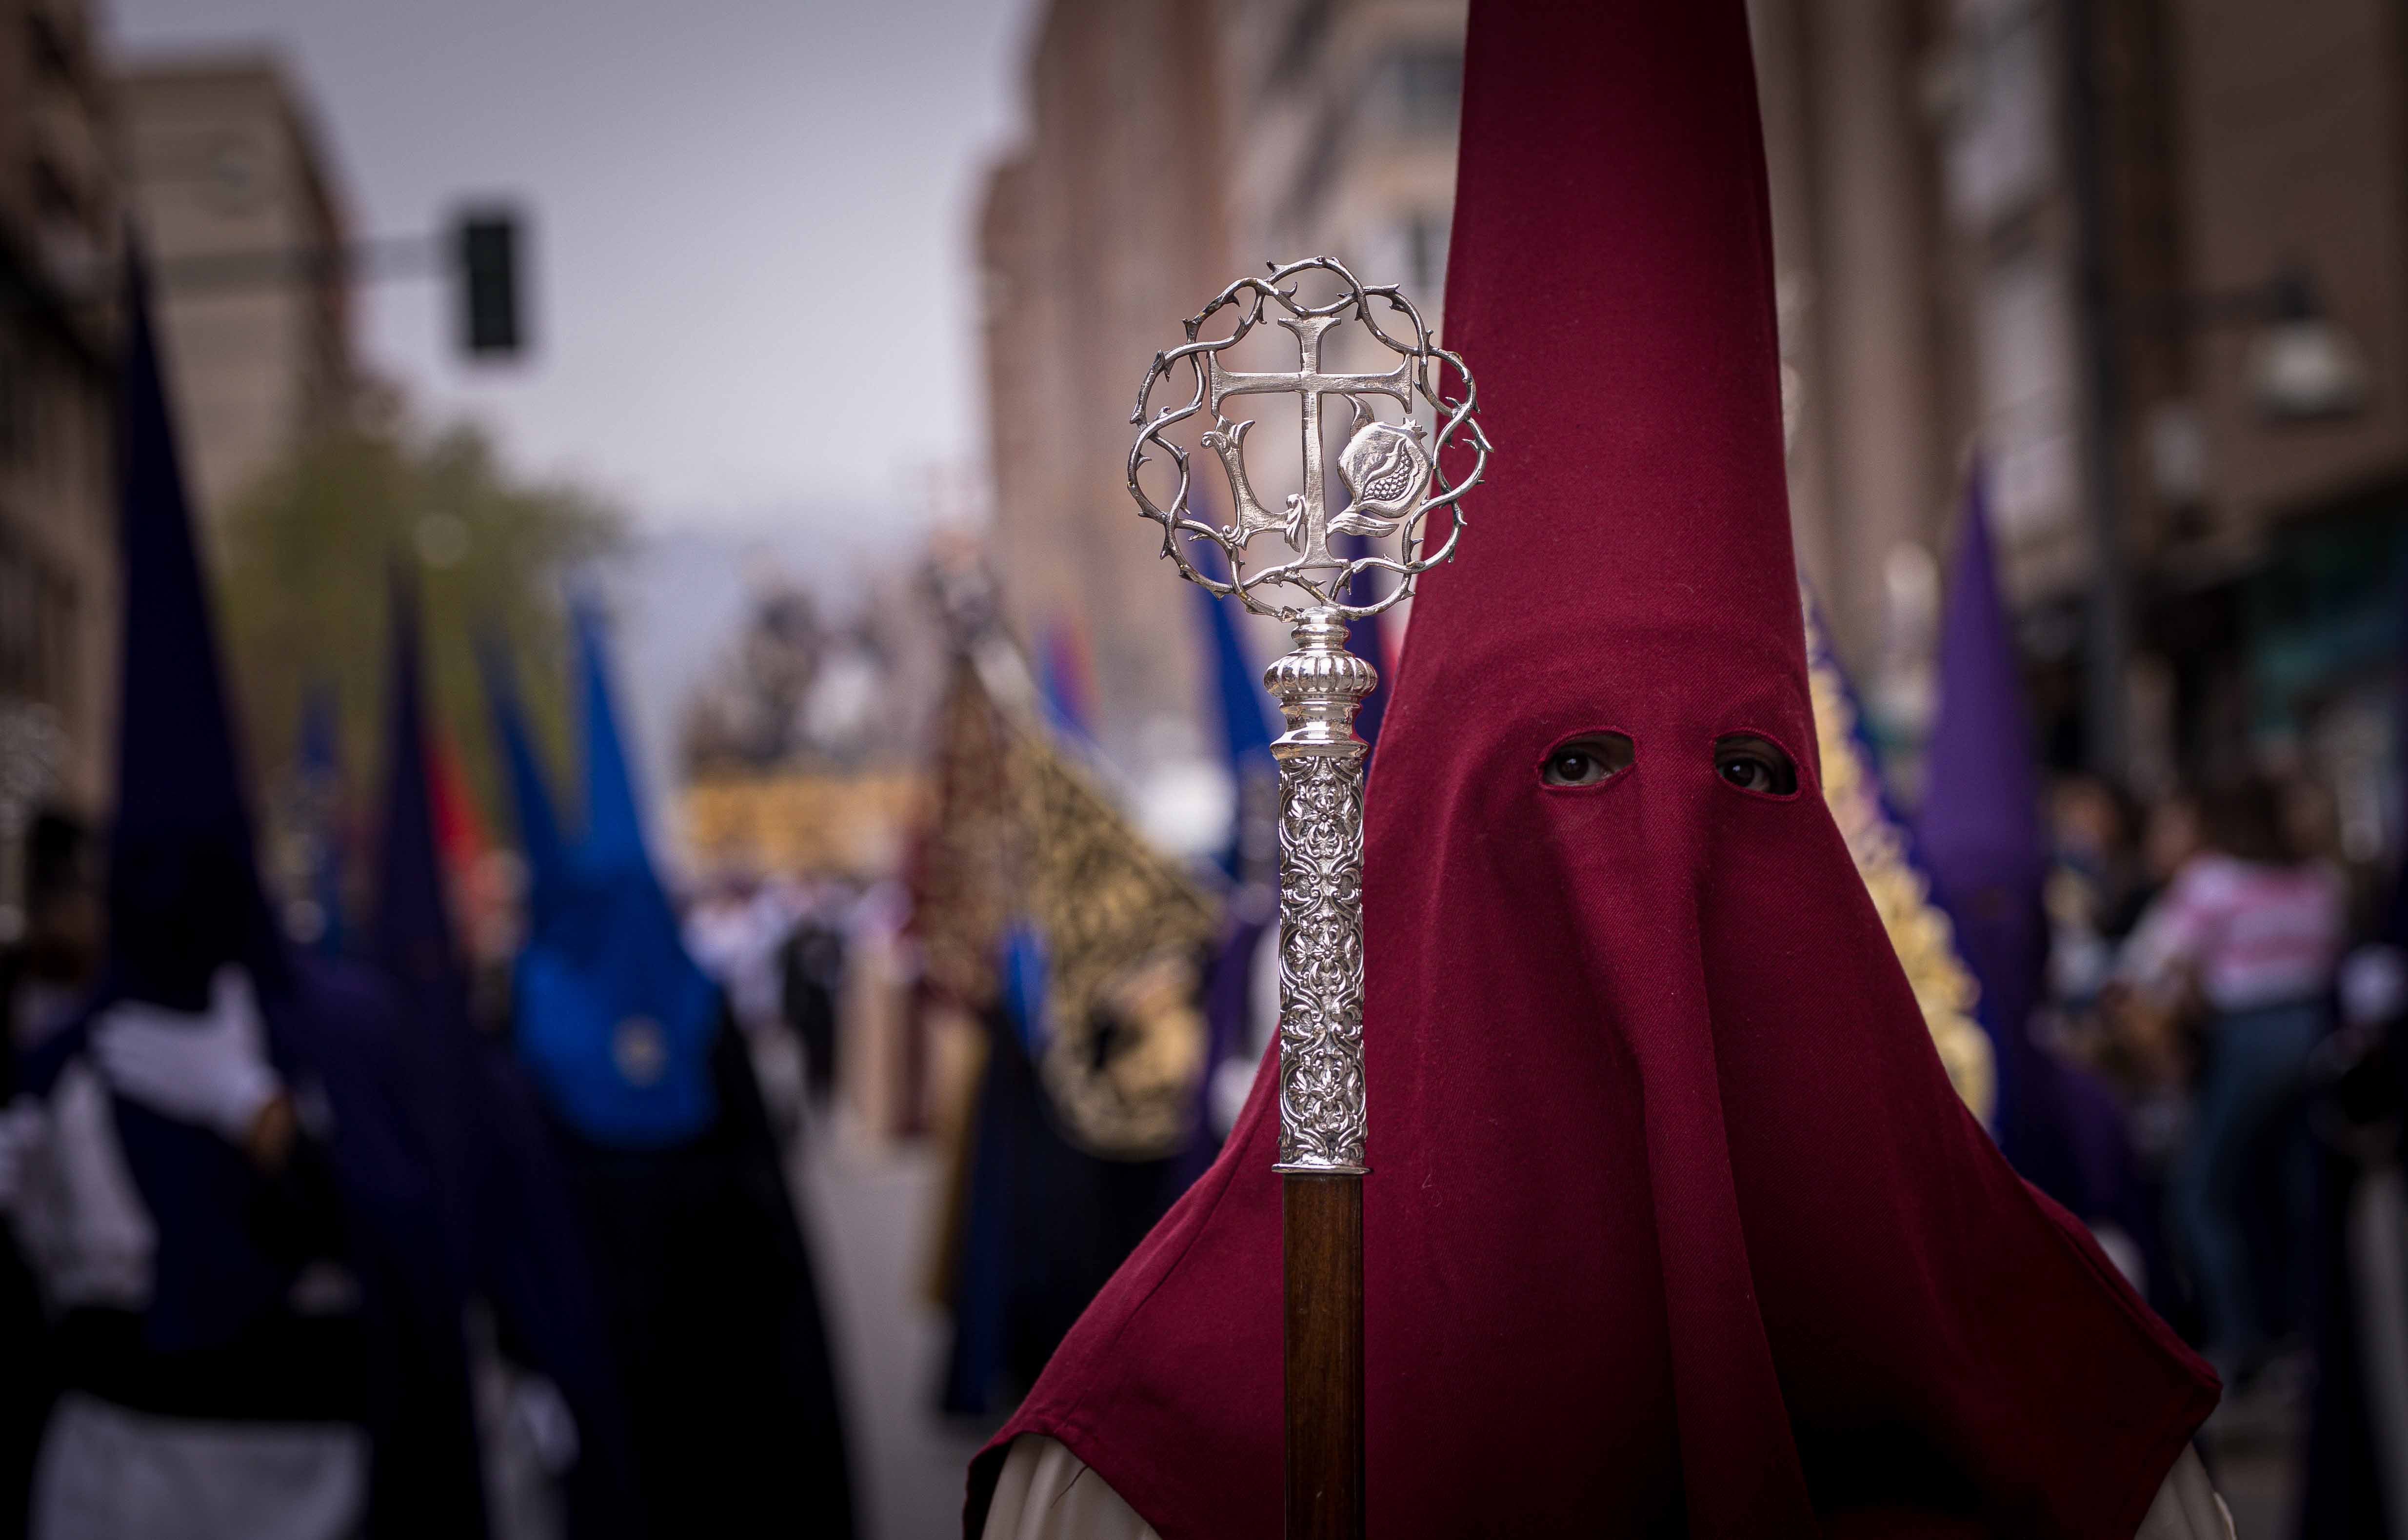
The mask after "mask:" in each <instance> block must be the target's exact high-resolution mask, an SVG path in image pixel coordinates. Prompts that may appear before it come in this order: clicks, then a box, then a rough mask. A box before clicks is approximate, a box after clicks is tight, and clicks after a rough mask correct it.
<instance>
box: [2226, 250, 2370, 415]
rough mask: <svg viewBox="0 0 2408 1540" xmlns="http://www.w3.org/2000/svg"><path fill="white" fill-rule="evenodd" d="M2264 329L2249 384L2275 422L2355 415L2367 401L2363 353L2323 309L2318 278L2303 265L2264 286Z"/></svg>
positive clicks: (2262, 409)
mask: <svg viewBox="0 0 2408 1540" xmlns="http://www.w3.org/2000/svg"><path fill="white" fill-rule="evenodd" d="M2261 307H2262V308H2261V319H2262V320H2263V321H2264V329H2263V330H2262V331H2260V332H2259V333H2258V334H2257V340H2256V341H2255V342H2254V343H2253V344H2252V345H2251V348H2250V359H2249V384H2250V392H2251V394H2252V395H2253V396H2254V397H2255V398H2256V400H2257V410H2258V411H2259V412H2260V413H2262V414H2263V415H2264V416H2265V417H2267V418H2268V419H2269V420H2271V421H2276V422H2314V421H2328V420H2330V419H2333V418H2340V417H2352V416H2355V415H2357V413H2358V412H2359V411H2360V410H2362V409H2363V408H2364V407H2365V406H2366V396H2367V368H2366V359H2365V356H2364V355H2363V354H2362V353H2361V352H2360V351H2359V350H2358V344H2357V342H2356V340H2355V339H2353V338H2352V337H2351V336H2350V335H2349V334H2348V333H2347V332H2345V331H2343V329H2342V328H2341V327H2340V326H2339V325H2338V324H2336V323H2335V322H2334V321H2333V320H2332V318H2331V317H2330V316H2329V315H2327V314H2326V313H2325V307H2324V304H2323V301H2322V298H2321V296H2319V295H2318V294H2317V292H2316V288H2315V281H2314V280H2313V279H2311V278H2309V277H2308V275H2307V273H2306V272H2305V271H2303V270H2301V269H2299V268H2292V269H2289V270H2287V271H2286V272H2284V273H2282V274H2280V275H2278V276H2277V277H2276V278H2274V280H2273V281H2272V283H2270V284H2268V285H2266V286H2265V289H2264V290H2263V292H2262V300H2261Z"/></svg>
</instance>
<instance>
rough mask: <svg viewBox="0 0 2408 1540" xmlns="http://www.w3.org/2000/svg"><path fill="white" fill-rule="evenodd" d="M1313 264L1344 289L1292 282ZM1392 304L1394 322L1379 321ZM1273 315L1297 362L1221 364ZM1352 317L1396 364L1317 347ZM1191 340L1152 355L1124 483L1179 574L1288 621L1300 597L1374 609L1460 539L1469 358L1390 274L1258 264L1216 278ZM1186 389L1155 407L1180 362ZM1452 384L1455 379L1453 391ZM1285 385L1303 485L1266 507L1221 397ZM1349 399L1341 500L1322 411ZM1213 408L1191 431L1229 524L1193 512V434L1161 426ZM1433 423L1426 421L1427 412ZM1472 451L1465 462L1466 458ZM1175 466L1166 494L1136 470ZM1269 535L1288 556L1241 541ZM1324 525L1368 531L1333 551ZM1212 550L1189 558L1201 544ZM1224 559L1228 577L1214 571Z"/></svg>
mask: <svg viewBox="0 0 2408 1540" xmlns="http://www.w3.org/2000/svg"><path fill="white" fill-rule="evenodd" d="M1307 275H1326V278H1328V279H1333V280H1335V283H1336V285H1337V289H1338V293H1337V297H1335V298H1334V299H1330V300H1328V301H1326V302H1325V303H1321V304H1308V303H1306V302H1305V301H1304V300H1303V299H1301V298H1299V296H1298V289H1299V287H1300V285H1299V284H1298V282H1297V279H1298V278H1302V277H1305V276H1307ZM1224 312H1226V313H1228V314H1229V315H1230V316H1232V317H1234V320H1233V321H1232V323H1231V325H1230V329H1229V331H1228V332H1227V334H1226V335H1220V336H1214V337H1207V336H1206V335H1204V329H1205V327H1206V325H1207V323H1208V322H1210V321H1211V320H1212V319H1213V317H1215V316H1217V315H1222V314H1223V313H1224ZM1383 314H1385V315H1386V316H1387V317H1388V319H1389V321H1390V322H1391V323H1392V324H1394V323H1395V322H1396V321H1398V318H1401V320H1402V322H1403V324H1402V325H1399V326H1398V327H1397V330H1396V331H1394V332H1392V331H1390V330H1389V329H1388V328H1387V327H1386V326H1383V325H1382V324H1381V320H1380V317H1381V316H1382V315H1383ZM1266 321H1268V322H1269V323H1270V324H1272V325H1274V326H1277V327H1279V328H1280V329H1282V330H1283V331H1285V332H1287V333H1288V334H1289V335H1292V336H1294V337H1295V339H1296V345H1297V367H1296V368H1294V369H1289V370H1277V371H1270V372H1244V371H1240V370H1235V369H1231V368H1228V367H1227V366H1226V365H1225V364H1223V363H1222V355H1223V354H1224V353H1226V352H1227V351H1228V350H1229V349H1232V348H1234V347H1236V346H1237V345H1238V343H1239V342H1240V341H1242V340H1243V339H1244V338H1245V336H1246V335H1247V334H1248V333H1250V332H1252V331H1253V330H1254V328H1255V327H1257V326H1259V325H1262V324H1263V323H1265V322H1266ZM1348 327H1358V328H1360V329H1361V331H1362V332H1363V333H1365V334H1368V335H1369V336H1370V337H1371V338H1373V339H1374V340H1375V341H1376V342H1377V343H1378V344H1379V345H1380V346H1381V347H1382V348H1383V349H1385V350H1386V352H1387V353H1388V354H1389V355H1392V356H1394V357H1395V359H1396V360H1397V363H1396V365H1395V367H1393V368H1390V369H1386V370H1382V371H1374V372H1367V373H1347V372H1343V371H1337V370H1331V369H1328V368H1326V367H1324V364H1323V355H1324V351H1325V349H1326V345H1327V344H1328V342H1329V341H1330V339H1331V338H1332V336H1333V335H1342V334H1343V329H1345V328H1348ZM1186 332H1187V341H1186V342H1185V343H1184V344H1183V345H1182V346H1180V347H1177V348H1173V349H1169V350H1168V351H1166V352H1161V353H1157V354H1155V355H1154V364H1153V366H1152V367H1151V368H1149V369H1147V371H1146V375H1145V383H1144V384H1143V385H1142V386H1140V388H1139V391H1138V399H1137V409H1136V410H1135V411H1134V412H1132V413H1131V414H1130V416H1129V421H1131V422H1133V423H1136V424H1138V425H1139V428H1140V432H1139V434H1138V437H1137V442H1136V444H1135V445H1134V446H1133V447H1132V448H1131V449H1130V450H1129V461H1128V487H1129V495H1130V496H1131V497H1134V498H1135V499H1136V500H1137V505H1138V509H1139V511H1140V513H1142V514H1143V515H1144V516H1145V517H1146V518H1148V519H1151V520H1154V522H1155V523H1157V524H1160V525H1161V526H1162V532H1163V533H1162V549H1163V552H1164V554H1166V555H1167V556H1168V557H1169V558H1170V559H1171V561H1172V562H1174V563H1177V565H1178V567H1179V571H1180V575H1181V576H1182V577H1183V578H1187V579H1188V580H1189V581H1190V582H1194V583H1197V584H1200V585H1202V586H1203V587H1205V588H1207V589H1209V590H1211V592H1214V593H1221V594H1230V593H1234V594H1236V595H1237V596H1238V597H1239V598H1240V599H1241V600H1242V601H1244V603H1245V605H1246V607H1248V608H1249V609H1253V610H1255V611H1257V612H1258V613H1261V614H1265V615H1277V616H1280V617H1282V618H1283V619H1286V620H1294V619H1295V618H1296V617H1297V615H1299V614H1301V613H1302V612H1303V611H1304V610H1305V609H1306V608H1326V609H1332V610H1335V611H1337V612H1338V613H1339V614H1340V615H1343V616H1364V615H1372V614H1377V613H1378V612H1379V611H1381V610H1383V609H1385V608H1387V607H1388V606H1390V605H1393V604H1395V603H1396V602H1397V601H1398V600H1399V599H1401V598H1404V597H1405V596H1406V595H1407V594H1409V593H1410V592H1412V583H1413V579H1414V578H1417V577H1419V576H1420V575H1421V574H1422V573H1424V572H1426V571H1428V570H1429V569H1430V568H1431V567H1433V566H1436V565H1437V564H1438V563H1441V562H1443V561H1445V560H1446V559H1447V558H1448V557H1449V556H1451V555H1453V554H1454V551H1455V540H1456V538H1457V536H1458V535H1460V534H1461V533H1462V528H1463V506H1462V504H1463V498H1464V494H1465V493H1467V492H1469V491H1470V490H1471V489H1472V488H1473V487H1474V486H1476V485H1478V484H1479V482H1480V478H1481V475H1482V473H1483V472H1484V470H1485V469H1486V468H1487V464H1488V440H1487V438H1486V436H1485V435H1483V434H1482V432H1481V431H1480V424H1479V423H1478V422H1477V421H1474V420H1473V415H1472V414H1473V412H1474V410H1475V409H1476V407H1477V406H1478V402H1479V397H1478V394H1477V392H1475V391H1474V389H1473V387H1472V383H1471V375H1470V372H1469V370H1467V369H1465V368H1464V366H1463V360H1462V359H1460V358H1458V357H1456V356H1455V354H1453V353H1450V352H1448V351H1446V350H1445V349H1442V348H1440V347H1439V346H1438V345H1437V344H1436V343H1434V342H1433V341H1432V340H1431V339H1430V335H1429V328H1428V327H1427V326H1426V324H1424V322H1423V321H1422V317H1421V312H1420V311H1419V310H1417V309H1415V308H1414V307H1413V304H1412V301H1411V300H1408V299H1407V298H1405V297H1404V295H1403V294H1402V293H1400V292H1398V290H1397V288H1396V287H1395V286H1394V285H1393V284H1381V285H1371V286H1366V285H1365V284H1363V283H1362V282H1361V281H1359V280H1358V279H1357V278H1355V275H1354V274H1353V273H1351V272H1349V271H1347V269H1346V267H1345V266H1344V265H1343V264H1340V263H1338V262H1335V261H1333V260H1331V259H1330V258H1328V257H1312V258H1308V259H1306V260H1305V261H1302V262H1292V263H1289V264H1285V265H1284V266H1277V265H1275V266H1273V267H1272V268H1271V269H1270V272H1269V276H1268V277H1267V278H1240V279H1239V280H1238V281H1237V282H1235V283H1233V284H1231V285H1229V287H1228V288H1226V289H1224V290H1223V291H1221V292H1220V293H1219V294H1218V295H1217V296H1215V297H1214V299H1213V300H1212V302H1211V304H1210V305H1207V306H1205V307H1204V308H1203V309H1202V310H1200V311H1198V312H1197V314H1196V315H1195V316H1194V317H1192V318H1191V319H1190V320H1189V321H1187V322H1186ZM1182 367H1184V368H1185V370H1186V371H1187V374H1188V378H1189V379H1190V381H1191V383H1192V386H1193V389H1192V391H1191V392H1189V394H1188V395H1187V397H1186V399H1184V400H1179V399H1175V394H1174V392H1165V394H1166V395H1174V399H1172V400H1170V402H1169V404H1168V405H1165V406H1156V405H1155V402H1154V395H1155V392H1156V390H1157V388H1158V387H1160V386H1162V384H1163V382H1164V381H1165V380H1167V379H1168V378H1171V377H1172V376H1173V375H1175V374H1177V373H1178V372H1179V371H1180V370H1181V368H1182ZM1450 392H1453V393H1450ZM1270 394H1287V395H1294V396H1296V397H1297V398H1298V399H1299V401H1300V403H1301V406H1302V416H1303V420H1304V422H1303V469H1304V477H1303V490H1302V491H1300V492H1291V493H1289V494H1288V496H1287V498H1286V499H1285V501H1284V503H1283V506H1281V507H1280V508H1278V509H1276V510H1274V509H1271V508H1268V507H1265V506H1263V504H1262V502H1261V500H1260V499H1259V498H1257V497H1256V496H1255V494H1254V483H1253V480H1252V478H1250V477H1249V476H1248V474H1247V470H1246V447H1247V446H1246V435H1247V433H1248V431H1249V430H1251V429H1252V428H1253V427H1254V421H1253V420H1252V419H1243V420H1238V421H1232V420H1231V419H1230V417H1229V415H1228V411H1227V409H1226V408H1227V405H1228V403H1229V402H1230V401H1231V400H1232V399H1233V398H1235V397H1239V396H1247V395H1270ZM1333 396H1334V397H1337V398H1339V399H1340V400H1342V401H1344V402H1345V403H1346V406H1347V409H1348V412H1349V413H1350V421H1349V431H1348V435H1347V438H1346V442H1345V445H1344V446H1343V447H1342V448H1341V449H1340V450H1339V451H1338V456H1337V470H1338V479H1339V481H1340V484H1341V485H1342V487H1343V488H1344V491H1345V494H1346V500H1345V503H1344V505H1343V506H1340V507H1339V508H1337V509H1335V510H1333V509H1332V508H1331V507H1330V506H1329V495H1328V486H1327V476H1326V470H1327V465H1326V447H1325V446H1324V444H1323V441H1322V413H1323V409H1324V403H1325V401H1326V399H1327V398H1329V397H1333ZM1381 402H1387V403H1391V404H1393V405H1394V406H1395V407H1396V409H1397V412H1398V418H1399V421H1383V420H1382V419H1381V418H1380V417H1379V416H1378V415H1377V411H1376V407H1377V404H1378V403H1381ZM1207 413H1209V414H1210V426H1208V427H1206V428H1205V430H1204V431H1203V432H1202V433H1201V434H1199V435H1197V442H1198V443H1199V444H1201V445H1202V446H1203V448H1204V449H1208V450H1210V451H1211V454H1212V456H1213V458H1214V459H1216V460H1218V461H1219V462H1220V464H1221V468H1222V471H1223V474H1224V475H1225V476H1226V478H1227V479H1228V486H1229V506H1230V509H1231V513H1232V518H1231V520H1230V522H1229V523H1227V524H1223V525H1216V524H1213V523H1211V522H1209V521H1207V520H1202V519H1199V518H1197V515H1196V512H1195V506H1194V504H1193V502H1192V500H1191V496H1190V493H1191V492H1192V490H1193V483H1192V480H1191V476H1192V472H1193V466H1192V464H1191V463H1190V457H1189V454H1188V452H1187V450H1186V449H1183V448H1182V447H1181V446H1180V445H1179V444H1178V443H1177V442H1176V441H1175V440H1174V439H1173V438H1171V437H1169V436H1167V435H1168V433H1169V431H1171V430H1174V429H1176V428H1177V427H1178V426H1179V425H1180V424H1182V423H1183V422H1185V421H1188V420H1189V419H1191V418H1197V417H1201V416H1204V415H1205V414H1207ZM1424 413H1426V414H1427V416H1428V419H1429V421H1432V422H1435V423H1437V424H1438V427H1437V431H1436V432H1435V433H1434V434H1433V433H1432V432H1431V431H1430V429H1429V428H1428V427H1427V426H1426V425H1425V423H1424V421H1423V420H1422V414H1424ZM1456 447H1459V448H1460V449H1461V451H1462V453H1461V456H1459V457H1453V458H1455V463H1457V464H1461V465H1462V471H1461V475H1460V476H1459V478H1454V479H1450V478H1449V477H1448V474H1447V470H1446V462H1447V461H1448V460H1449V459H1450V458H1451V457H1450V456H1449V455H1448V452H1447V451H1448V450H1449V449H1451V448H1456ZM1467 458H1468V460H1469V463H1468V464H1462V462H1463V460H1464V459H1467ZM1157 460H1158V461H1160V462H1161V463H1167V464H1168V466H1170V467H1171V471H1172V473H1173V477H1174V478H1175V479H1174V480H1173V485H1172V487H1171V492H1170V497H1169V499H1168V502H1156V501H1155V500H1154V496H1153V495H1152V494H1151V493H1150V492H1148V491H1147V490H1146V487H1145V484H1144V481H1145V478H1144V472H1145V469H1146V467H1147V466H1148V465H1149V464H1150V463H1155V462H1156V461H1157ZM1441 510H1444V511H1446V513H1447V515H1448V518H1447V521H1446V535H1445V538H1444V539H1443V540H1441V541H1440V542H1439V543H1438V545H1437V546H1436V547H1435V548H1430V547H1427V546H1426V541H1425V538H1424V537H1425V535H1426V533H1427V530H1428V525H1429V520H1430V516H1431V515H1433V514H1435V513H1438V512H1440V511H1441ZM1268 534H1277V535H1279V536H1280V537H1281V538H1282V540H1283V542H1284V543H1285V545H1286V548H1287V549H1286V551H1285V553H1283V555H1282V557H1281V559H1279V560H1277V561H1275V562H1272V563H1268V564H1261V565H1253V564H1250V563H1249V561H1248V556H1247V549H1248V547H1249V546H1250V545H1251V544H1252V543H1253V542H1254V539H1255V538H1256V537H1257V536H1259V535H1268ZM1331 535H1359V536H1362V537H1363V538H1364V539H1365V541H1367V542H1368V543H1369V545H1368V549H1366V550H1364V551H1363V552H1361V553H1357V554H1341V553H1340V552H1339V551H1337V550H1334V549H1331V546H1330V543H1329V542H1330V536H1331ZM1208 548H1209V549H1212V550H1217V551H1218V552H1219V556H1218V558H1217V559H1212V558H1207V559H1205V560H1204V561H1202V562H1199V561H1198V560H1197V558H1198V557H1199V555H1201V554H1202V552H1203V551H1204V550H1205V549H1208ZM1222 571H1226V573H1227V574H1228V576H1227V578H1226V579H1225V578H1221V577H1220V576H1218V574H1219V573H1220V572H1222ZM1371 573H1383V574H1386V575H1388V576H1389V577H1390V578H1392V579H1393V580H1392V581H1391V582H1390V583H1389V584H1388V585H1387V587H1386V590H1385V592H1376V593H1373V592H1362V590H1365V589H1369V588H1371V587H1373V586H1375V585H1374V583H1371V582H1361V581H1359V580H1360V579H1363V578H1365V577H1366V575H1367V574H1371ZM1280 589H1285V590H1288V591H1291V592H1290V594H1289V595H1288V596H1289V597H1291V598H1293V599H1297V600H1299V601H1300V602H1291V603H1284V604H1283V603H1278V602H1275V600H1276V598H1277V597H1279V595H1277V594H1276V593H1274V592H1267V591H1276V590H1280Z"/></svg>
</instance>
